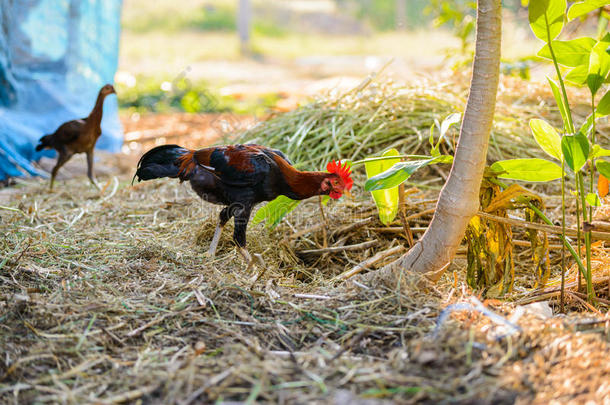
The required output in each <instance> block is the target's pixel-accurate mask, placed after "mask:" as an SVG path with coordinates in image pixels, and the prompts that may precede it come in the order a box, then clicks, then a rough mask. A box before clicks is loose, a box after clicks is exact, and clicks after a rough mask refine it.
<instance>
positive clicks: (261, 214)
mask: <svg viewBox="0 0 610 405" xmlns="http://www.w3.org/2000/svg"><path fill="white" fill-rule="evenodd" d="M299 203H300V201H297V200H292V199H290V198H288V197H286V196H283V195H281V196H279V197H277V198H276V199H275V200H273V201H271V202H269V203H267V204H265V205H263V206H262V207H261V208H259V209H258V210H257V211H256V214H254V218H252V221H251V223H252V224H254V225H256V224H259V223H261V222H263V221H264V222H266V226H267V227H270V228H274V227H276V226H277V224H279V223H280V222H281V221H282V219H283V218H284V217H285V216H286V215H288V213H290V212H291V211H292V210H294V209H295V208H296V207H297V206H298V205H299Z"/></svg>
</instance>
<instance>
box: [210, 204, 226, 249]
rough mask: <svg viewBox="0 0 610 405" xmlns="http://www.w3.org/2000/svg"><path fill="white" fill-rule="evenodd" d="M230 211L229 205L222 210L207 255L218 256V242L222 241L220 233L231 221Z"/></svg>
mask: <svg viewBox="0 0 610 405" xmlns="http://www.w3.org/2000/svg"><path fill="white" fill-rule="evenodd" d="M229 218H231V216H230V211H229V207H227V208H224V209H223V210H222V211H220V218H219V219H218V225H216V230H215V231H214V237H212V243H210V248H209V249H208V253H207V255H208V256H209V257H214V256H216V248H218V242H219V241H220V235H222V229H223V228H224V226H225V225H226V223H227V221H229Z"/></svg>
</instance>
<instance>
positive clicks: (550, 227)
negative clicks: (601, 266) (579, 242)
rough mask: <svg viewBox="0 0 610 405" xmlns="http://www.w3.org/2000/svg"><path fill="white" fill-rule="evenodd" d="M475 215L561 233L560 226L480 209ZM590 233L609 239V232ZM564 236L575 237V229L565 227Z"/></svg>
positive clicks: (528, 227)
mask: <svg viewBox="0 0 610 405" xmlns="http://www.w3.org/2000/svg"><path fill="white" fill-rule="evenodd" d="M477 215H478V216H480V217H481V218H485V219H489V220H491V221H495V222H500V223H503V224H508V225H513V226H520V227H522V228H526V229H535V230H538V231H543V232H549V233H554V234H557V235H560V234H561V227H560V226H553V225H545V224H537V223H535V222H527V221H522V220H520V219H512V218H505V217H499V216H497V215H492V214H488V213H486V212H482V211H479V212H478V213H477ZM591 235H592V236H593V238H594V239H597V240H608V241H610V233H609V232H591ZM566 236H572V237H576V236H577V231H576V229H566Z"/></svg>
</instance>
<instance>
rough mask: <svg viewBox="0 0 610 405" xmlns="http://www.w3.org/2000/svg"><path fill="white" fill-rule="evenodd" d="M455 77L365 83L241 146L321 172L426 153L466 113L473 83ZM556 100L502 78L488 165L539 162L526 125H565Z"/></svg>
mask: <svg viewBox="0 0 610 405" xmlns="http://www.w3.org/2000/svg"><path fill="white" fill-rule="evenodd" d="M452 76H453V77H451V78H448V77H447V78H443V79H445V80H443V79H441V80H439V79H438V77H437V78H435V80H432V79H426V78H421V79H420V80H418V81H415V82H414V83H412V84H409V85H404V84H399V83H396V82H393V81H392V80H390V79H388V78H386V77H384V76H379V77H375V78H368V79H366V80H364V81H363V82H362V84H361V85H360V86H358V87H356V88H355V89H353V90H351V91H349V92H347V93H345V94H336V92H331V93H329V94H326V95H323V96H321V97H320V98H319V99H317V100H314V101H313V102H312V103H309V104H305V105H303V106H301V107H300V108H297V109H296V110H294V111H291V112H288V113H283V114H280V115H277V116H275V117H271V118H270V119H268V120H266V121H264V122H262V123H259V125H257V126H255V127H254V128H252V129H250V130H247V131H245V132H243V134H242V135H241V136H240V137H239V138H238V141H240V142H242V143H246V142H254V143H261V144H264V145H267V146H270V147H273V148H277V149H280V150H282V151H284V152H286V153H287V155H288V156H290V157H291V159H292V161H293V163H295V164H296V166H297V167H299V168H305V169H314V168H320V167H323V166H324V165H325V164H326V162H328V161H329V160H330V159H338V158H342V159H345V158H347V159H350V160H357V159H363V158H365V157H367V156H370V155H372V154H378V153H380V152H381V151H383V150H384V149H387V148H396V149H398V150H399V151H400V152H401V153H403V154H428V153H429V150H430V145H429V143H428V139H429V136H430V127H431V126H432V125H433V124H434V123H435V120H436V121H437V122H438V121H442V120H443V119H444V118H445V117H446V116H448V115H449V114H451V113H454V112H463V108H464V106H465V105H466V97H467V95H468V93H467V91H468V87H467V86H468V80H469V78H468V77H467V76H466V75H460V74H459V73H452ZM570 94H571V97H572V98H571V99H572V100H574V101H575V102H576V107H575V108H574V114H575V122H581V121H582V120H584V118H585V117H586V115H587V113H588V111H590V108H589V109H588V110H587V105H586V103H587V102H588V99H587V96H586V93H585V92H584V91H582V90H578V89H570ZM552 97H553V96H552V95H551V93H550V90H548V89H547V88H546V87H545V86H544V84H540V83H528V82H524V81H522V80H520V79H516V78H511V77H503V79H502V83H501V86H500V89H499V93H498V103H497V108H496V118H495V123H494V129H493V131H492V134H491V139H490V146H489V154H488V158H489V160H490V161H496V160H499V159H509V158H513V157H519V158H527V157H540V156H542V154H543V152H542V151H541V150H540V148H539V147H538V145H537V144H536V143H535V141H534V139H533V137H532V136H531V133H530V129H529V126H528V125H529V120H530V119H532V118H543V119H546V120H548V121H549V122H551V123H552V124H554V125H556V126H558V127H559V126H560V125H561V117H560V115H559V112H558V111H557V107H556V105H555V102H554V101H553V98H552ZM598 131H599V133H600V137H598V141H599V142H600V143H601V144H602V145H603V144H608V143H610V131H609V127H608V124H607V122H605V123H602V124H601V125H600V126H599V128H598ZM457 132H458V131H457V128H455V129H454V130H452V131H451V132H450V133H449V136H448V137H447V142H445V144H444V145H442V148H443V149H442V151H443V152H444V153H453V149H454V146H455V143H456V142H457V138H456V135H457ZM240 133H241V131H240ZM436 136H438V129H436Z"/></svg>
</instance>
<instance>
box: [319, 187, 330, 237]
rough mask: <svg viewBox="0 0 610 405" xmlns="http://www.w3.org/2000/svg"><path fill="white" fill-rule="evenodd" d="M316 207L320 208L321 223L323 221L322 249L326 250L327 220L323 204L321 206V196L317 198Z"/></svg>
mask: <svg viewBox="0 0 610 405" xmlns="http://www.w3.org/2000/svg"><path fill="white" fill-rule="evenodd" d="M318 205H319V206H320V215H321V216H322V221H324V226H323V227H322V247H323V248H326V247H327V246H328V231H327V229H328V220H327V219H326V214H325V213H324V204H322V196H321V195H319V196H318Z"/></svg>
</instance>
